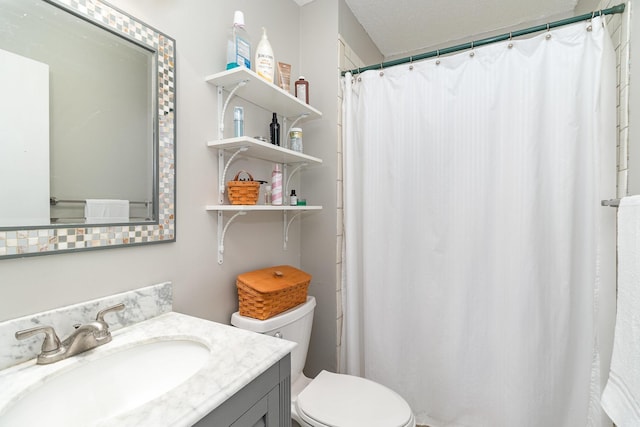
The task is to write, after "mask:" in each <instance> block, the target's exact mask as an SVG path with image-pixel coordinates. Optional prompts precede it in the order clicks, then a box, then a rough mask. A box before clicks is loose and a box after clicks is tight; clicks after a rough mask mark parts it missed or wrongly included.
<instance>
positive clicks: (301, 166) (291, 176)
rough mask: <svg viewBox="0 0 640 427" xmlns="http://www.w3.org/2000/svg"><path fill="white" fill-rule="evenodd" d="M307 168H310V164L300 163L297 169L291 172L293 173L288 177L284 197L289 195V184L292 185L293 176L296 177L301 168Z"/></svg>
mask: <svg viewBox="0 0 640 427" xmlns="http://www.w3.org/2000/svg"><path fill="white" fill-rule="evenodd" d="M305 166H309V163H300V164H299V165H298V166H297V167H296V168H295V169H293V170H292V171H291V173H290V174H289V176H288V177H287V185H285V186H284V193H283V194H282V195H283V196H285V195H288V194H289V184H290V183H291V178H293V175H295V174H296V173H297V172H298V171H299V170H300V169H301V168H303V167H305Z"/></svg>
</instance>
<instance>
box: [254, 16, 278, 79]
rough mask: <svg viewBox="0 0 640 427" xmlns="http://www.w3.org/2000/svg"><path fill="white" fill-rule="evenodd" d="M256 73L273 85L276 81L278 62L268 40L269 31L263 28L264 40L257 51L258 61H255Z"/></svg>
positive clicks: (261, 40)
mask: <svg viewBox="0 0 640 427" xmlns="http://www.w3.org/2000/svg"><path fill="white" fill-rule="evenodd" d="M255 67H256V73H257V74H258V75H259V76H260V77H262V78H263V79H265V80H266V81H268V82H269V83H273V82H274V80H275V71H276V61H275V58H274V56H273V49H272V48H271V44H270V43H269V40H268V39H267V30H266V28H264V27H262V39H260V43H258V48H257V49H256V61H255Z"/></svg>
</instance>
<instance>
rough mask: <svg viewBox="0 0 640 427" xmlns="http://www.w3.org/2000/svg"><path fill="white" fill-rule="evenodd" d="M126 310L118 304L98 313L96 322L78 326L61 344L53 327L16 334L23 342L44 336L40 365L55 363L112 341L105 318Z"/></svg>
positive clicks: (41, 327)
mask: <svg viewBox="0 0 640 427" xmlns="http://www.w3.org/2000/svg"><path fill="white" fill-rule="evenodd" d="M120 310H124V304H122V303H121V304H117V305H114V306H113V307H109V308H105V309H104V310H101V311H99V312H98V315H97V316H96V320H95V321H94V322H90V323H87V324H85V325H77V326H76V330H75V331H73V333H72V334H71V335H69V337H68V338H67V339H65V340H64V341H62V342H60V339H59V338H58V335H57V334H56V332H55V331H54V330H53V328H52V327H51V326H38V327H35V328H31V329H25V330H23V331H18V332H16V334H15V336H16V338H17V339H19V340H22V339H25V338H28V337H31V336H33V335H36V334H44V335H45V337H44V341H43V342H42V352H41V353H40V354H39V355H38V361H37V364H38V365H46V364H49V363H54V362H57V361H59V360H63V359H66V358H67V357H71V356H74V355H76V354H78V353H82V352H84V351H87V350H90V349H92V348H95V347H98V346H100V345H103V344H106V343H108V342H109V341H111V332H109V324H108V323H107V322H105V321H104V316H105V315H106V314H109V313H113V312H116V311H120Z"/></svg>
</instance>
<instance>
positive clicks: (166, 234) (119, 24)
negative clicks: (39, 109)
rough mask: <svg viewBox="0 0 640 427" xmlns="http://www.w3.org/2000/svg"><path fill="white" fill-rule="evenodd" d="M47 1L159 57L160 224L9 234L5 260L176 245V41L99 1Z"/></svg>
mask: <svg viewBox="0 0 640 427" xmlns="http://www.w3.org/2000/svg"><path fill="white" fill-rule="evenodd" d="M43 1H46V3H49V4H52V5H54V6H57V7H59V8H60V9H64V10H66V11H68V12H70V13H71V14H73V15H75V16H77V17H80V18H82V19H84V20H86V21H88V22H91V23H93V24H95V25H97V26H99V27H102V28H104V29H105V30H107V31H110V32H111V33H114V34H116V35H119V36H121V37H123V38H124V39H127V40H129V41H132V42H134V43H136V44H138V45H140V46H143V47H145V48H146V49H148V50H149V51H151V52H152V53H153V55H154V64H155V65H156V69H155V70H154V73H157V75H155V76H154V84H155V91H156V93H157V98H156V103H155V105H156V107H157V120H155V121H154V122H155V123H154V127H155V129H154V132H155V134H156V135H157V137H156V143H157V147H155V151H156V155H155V157H156V159H157V164H155V165H154V167H155V173H154V176H155V177H156V178H155V180H156V182H155V183H154V186H155V188H156V189H157V191H156V192H155V193H156V194H155V195H154V197H155V203H156V206H157V209H155V212H156V214H155V219H154V220H152V221H148V222H144V223H134V222H132V223H127V224H124V225H122V224H116V225H109V224H101V225H92V224H77V225H75V224H74V225H60V226H56V225H51V226H34V227H10V228H9V227H7V228H3V229H0V259H7V258H16V257H24V256H34V255H46V254H53V253H65V252H75V251H81V250H88V249H103V248H112V247H123V246H134V245H142V244H151V243H163V242H173V241H175V238H176V236H175V40H174V39H172V38H171V37H168V36H167V35H165V34H163V33H161V32H159V31H157V30H155V29H153V28H151V27H149V26H148V25H146V24H144V23H143V22H141V21H139V20H137V19H136V18H134V17H132V16H129V15H127V14H126V13H124V12H122V11H120V10H118V9H117V8H115V7H113V6H111V5H109V4H108V3H105V2H102V1H99V0H43Z"/></svg>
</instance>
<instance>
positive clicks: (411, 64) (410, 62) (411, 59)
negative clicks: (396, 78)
mask: <svg viewBox="0 0 640 427" xmlns="http://www.w3.org/2000/svg"><path fill="white" fill-rule="evenodd" d="M409 70H413V56H409Z"/></svg>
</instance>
